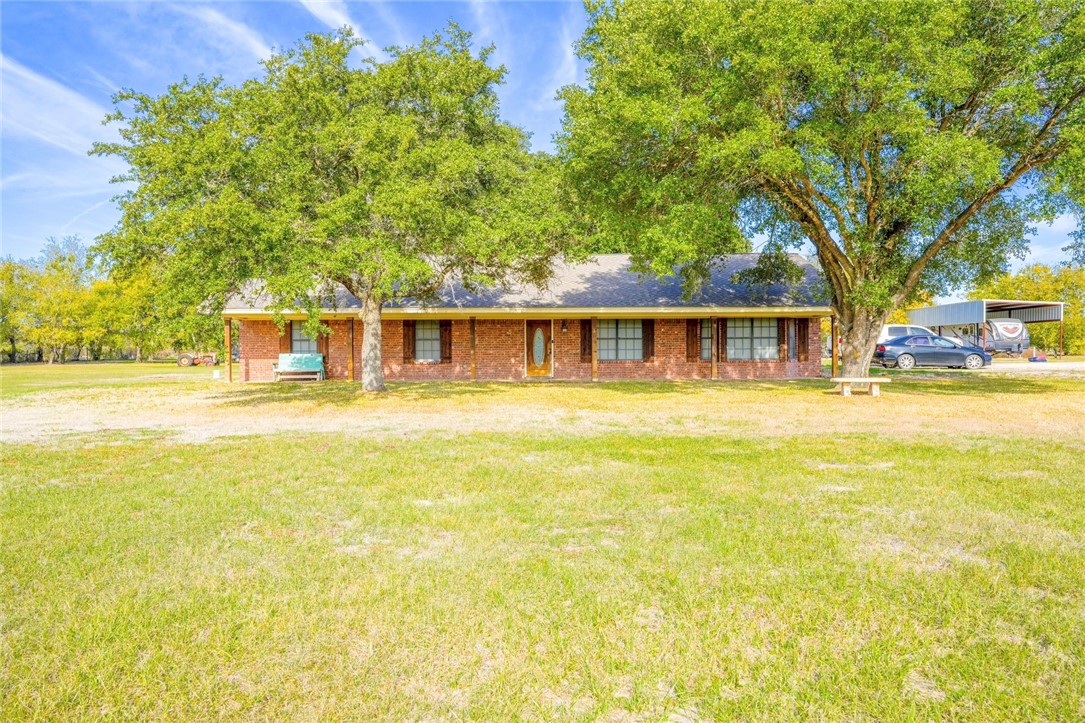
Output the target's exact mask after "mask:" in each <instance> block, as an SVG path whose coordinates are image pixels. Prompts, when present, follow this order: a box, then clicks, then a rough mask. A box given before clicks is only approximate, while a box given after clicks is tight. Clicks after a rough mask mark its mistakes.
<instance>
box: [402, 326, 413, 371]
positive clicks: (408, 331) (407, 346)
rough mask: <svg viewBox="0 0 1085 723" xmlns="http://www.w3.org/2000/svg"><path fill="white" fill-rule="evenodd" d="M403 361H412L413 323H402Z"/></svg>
mask: <svg viewBox="0 0 1085 723" xmlns="http://www.w3.org/2000/svg"><path fill="white" fill-rule="evenodd" d="M403 361H405V362H413V361H414V321H405V322H403Z"/></svg>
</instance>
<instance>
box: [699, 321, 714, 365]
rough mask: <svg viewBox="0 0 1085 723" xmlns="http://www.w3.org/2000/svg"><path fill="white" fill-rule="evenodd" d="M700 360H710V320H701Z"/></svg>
mask: <svg viewBox="0 0 1085 723" xmlns="http://www.w3.org/2000/svg"><path fill="white" fill-rule="evenodd" d="M701 359H703V360H705V361H710V360H711V359H712V320H711V319H701Z"/></svg>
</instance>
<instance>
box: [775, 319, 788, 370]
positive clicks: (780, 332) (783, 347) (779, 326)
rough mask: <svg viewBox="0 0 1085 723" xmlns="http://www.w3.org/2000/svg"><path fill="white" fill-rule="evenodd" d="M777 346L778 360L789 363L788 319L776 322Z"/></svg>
mask: <svg viewBox="0 0 1085 723" xmlns="http://www.w3.org/2000/svg"><path fill="white" fill-rule="evenodd" d="M776 346H777V349H776V353H777V357H776V358H777V359H779V360H780V361H787V359H788V355H787V319H777V320H776Z"/></svg>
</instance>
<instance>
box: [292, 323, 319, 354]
mask: <svg viewBox="0 0 1085 723" xmlns="http://www.w3.org/2000/svg"><path fill="white" fill-rule="evenodd" d="M290 351H291V353H293V354H316V339H313V338H312V337H310V336H307V335H306V334H305V324H302V323H301V322H300V321H295V322H293V323H292V324H291V325H290Z"/></svg>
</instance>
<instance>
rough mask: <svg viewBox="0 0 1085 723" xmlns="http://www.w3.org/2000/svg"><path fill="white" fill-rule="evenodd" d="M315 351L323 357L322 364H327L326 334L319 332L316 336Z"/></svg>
mask: <svg viewBox="0 0 1085 723" xmlns="http://www.w3.org/2000/svg"><path fill="white" fill-rule="evenodd" d="M316 352H317V354H320V355H321V356H322V357H324V366H325V368H326V367H327V366H328V335H327V334H321V335H320V336H318V337H317V338H316Z"/></svg>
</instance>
